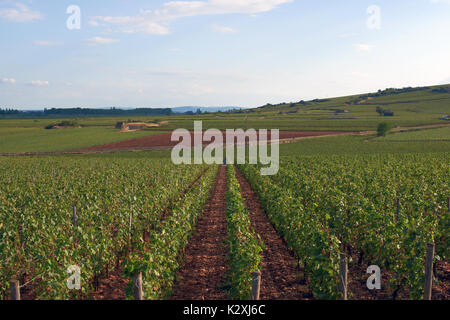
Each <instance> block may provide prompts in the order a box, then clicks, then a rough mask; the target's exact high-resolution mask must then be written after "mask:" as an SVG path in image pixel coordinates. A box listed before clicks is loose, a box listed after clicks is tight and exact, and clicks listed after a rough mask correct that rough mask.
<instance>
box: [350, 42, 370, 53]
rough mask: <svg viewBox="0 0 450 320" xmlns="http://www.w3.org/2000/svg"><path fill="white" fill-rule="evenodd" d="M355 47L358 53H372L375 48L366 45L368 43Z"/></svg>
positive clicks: (355, 45) (358, 44)
mask: <svg viewBox="0 0 450 320" xmlns="http://www.w3.org/2000/svg"><path fill="white" fill-rule="evenodd" d="M353 47H354V48H355V50H356V51H358V52H370V51H372V49H373V48H375V46H374V45H372V44H366V43H357V44H354V45H353Z"/></svg>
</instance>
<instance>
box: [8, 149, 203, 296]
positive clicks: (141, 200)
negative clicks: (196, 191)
mask: <svg viewBox="0 0 450 320" xmlns="http://www.w3.org/2000/svg"><path fill="white" fill-rule="evenodd" d="M0 168H1V170H0V260H1V261H2V264H1V266H0V284H1V285H0V295H2V296H3V298H5V294H6V290H7V288H8V282H9V280H10V279H11V278H17V279H19V280H20V281H21V283H24V282H28V281H31V283H30V285H32V286H33V288H34V291H35V294H36V297H37V298H39V299H69V298H81V297H87V296H88V295H89V293H90V292H92V290H93V285H94V284H95V282H96V281H95V280H98V279H99V278H101V277H104V276H106V275H107V273H108V272H110V271H112V270H114V269H115V268H116V267H117V266H118V261H119V258H120V257H123V256H124V255H125V254H126V253H127V252H128V251H129V250H130V240H131V244H135V243H139V241H140V239H142V237H143V233H144V231H146V230H151V229H161V224H164V221H163V220H164V219H161V218H162V217H163V216H164V215H165V213H166V211H167V210H168V209H170V207H172V206H173V205H174V204H176V203H179V201H180V197H182V196H183V195H184V192H185V191H186V190H187V189H188V187H189V186H190V185H191V184H192V183H193V182H194V181H195V180H196V179H197V178H198V177H199V176H200V175H201V173H202V172H203V171H204V170H205V169H206V166H195V167H192V166H175V165H173V164H172V163H170V162H167V161H160V160H152V161H148V160H145V159H114V160H112V159H111V160H108V161H105V160H104V159H95V158H93V159H89V158H78V159H77V158H51V157H48V158H47V157H42V158H21V159H17V158H14V159H11V158H5V159H0ZM185 202H186V201H185ZM74 204H75V205H76V210H77V225H76V226H74V225H73V224H72V206H73V205H74ZM186 205H188V201H187V202H186ZM130 222H131V224H130ZM130 238H131V239H130ZM71 265H76V266H79V267H80V269H81V277H82V289H81V290H80V291H71V290H69V289H68V288H67V285H66V280H67V278H68V276H69V274H68V273H67V268H68V267H69V266H71Z"/></svg>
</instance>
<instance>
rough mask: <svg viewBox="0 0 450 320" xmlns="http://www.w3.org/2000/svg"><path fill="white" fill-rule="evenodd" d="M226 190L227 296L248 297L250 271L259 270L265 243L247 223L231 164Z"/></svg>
mask: <svg viewBox="0 0 450 320" xmlns="http://www.w3.org/2000/svg"><path fill="white" fill-rule="evenodd" d="M227 178H228V190H227V194H226V199H227V211H226V216H227V230H228V246H229V256H230V260H229V265H230V280H229V281H230V287H231V289H230V296H231V297H232V298H235V299H241V300H249V299H250V297H251V292H252V276H251V274H252V272H256V271H259V270H260V264H261V252H262V251H263V247H264V244H263V242H262V241H261V239H260V238H259V236H258V235H257V234H256V233H255V231H254V230H253V228H252V227H251V223H250V216H249V213H248V211H247V208H246V207H245V205H244V200H243V199H242V195H241V188H240V186H239V182H238V181H237V179H236V176H235V170H234V166H232V165H228V166H227Z"/></svg>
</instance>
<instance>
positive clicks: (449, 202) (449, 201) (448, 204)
mask: <svg viewBox="0 0 450 320" xmlns="http://www.w3.org/2000/svg"><path fill="white" fill-rule="evenodd" d="M447 210H448V212H450V197H448V198H447Z"/></svg>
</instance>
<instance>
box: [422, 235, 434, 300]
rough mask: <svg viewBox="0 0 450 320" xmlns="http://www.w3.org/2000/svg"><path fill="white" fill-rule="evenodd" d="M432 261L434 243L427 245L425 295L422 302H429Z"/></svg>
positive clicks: (431, 284) (431, 283) (431, 285)
mask: <svg viewBox="0 0 450 320" xmlns="http://www.w3.org/2000/svg"><path fill="white" fill-rule="evenodd" d="M433 259H434V243H429V244H428V245H427V259H426V261H425V293H424V297H423V298H424V300H431V291H432V288H433Z"/></svg>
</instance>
